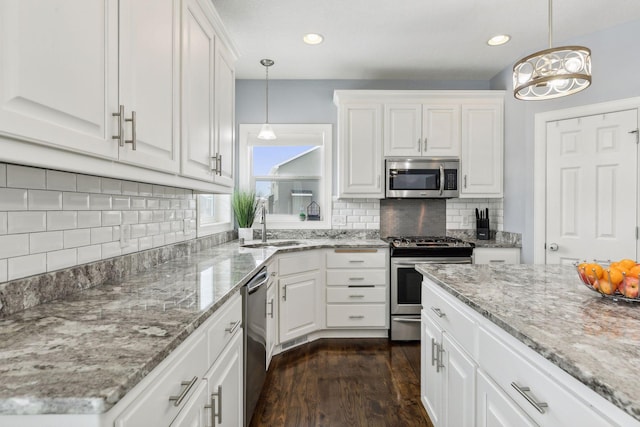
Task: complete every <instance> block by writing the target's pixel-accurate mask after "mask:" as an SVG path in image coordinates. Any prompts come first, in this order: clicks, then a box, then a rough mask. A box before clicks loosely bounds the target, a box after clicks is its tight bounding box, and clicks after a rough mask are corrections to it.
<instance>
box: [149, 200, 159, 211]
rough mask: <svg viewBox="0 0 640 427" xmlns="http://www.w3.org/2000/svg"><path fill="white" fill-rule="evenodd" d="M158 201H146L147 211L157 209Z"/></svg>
mask: <svg viewBox="0 0 640 427" xmlns="http://www.w3.org/2000/svg"><path fill="white" fill-rule="evenodd" d="M159 207H160V201H159V200H158V199H147V209H158V208H159Z"/></svg>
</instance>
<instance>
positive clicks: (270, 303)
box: [268, 298, 273, 319]
mask: <svg viewBox="0 0 640 427" xmlns="http://www.w3.org/2000/svg"><path fill="white" fill-rule="evenodd" d="M268 304H269V305H270V306H271V312H270V313H269V317H271V318H272V319H273V298H271V301H269V302H268Z"/></svg>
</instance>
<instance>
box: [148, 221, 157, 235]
mask: <svg viewBox="0 0 640 427" xmlns="http://www.w3.org/2000/svg"><path fill="white" fill-rule="evenodd" d="M159 233H160V224H158V223H153V224H147V236H154V235H156V234H159Z"/></svg>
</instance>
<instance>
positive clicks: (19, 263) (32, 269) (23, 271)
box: [7, 253, 47, 280]
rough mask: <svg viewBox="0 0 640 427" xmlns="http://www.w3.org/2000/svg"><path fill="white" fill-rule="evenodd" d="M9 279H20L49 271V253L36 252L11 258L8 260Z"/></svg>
mask: <svg viewBox="0 0 640 427" xmlns="http://www.w3.org/2000/svg"><path fill="white" fill-rule="evenodd" d="M7 261H8V262H7V273H8V274H7V279H8V280H13V279H19V278H21V277H27V276H33V275H34V274H41V273H45V272H46V271H47V254H44V253H42V254H35V255H27V256H20V257H16V258H9V259H8V260H7Z"/></svg>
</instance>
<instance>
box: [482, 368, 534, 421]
mask: <svg viewBox="0 0 640 427" xmlns="http://www.w3.org/2000/svg"><path fill="white" fill-rule="evenodd" d="M477 375H478V381H477V383H478V388H477V422H476V425H477V427H535V426H537V424H536V423H535V422H533V420H531V419H530V418H529V417H528V416H527V415H526V414H525V413H524V412H523V411H522V409H520V407H518V406H517V405H516V404H515V403H514V402H513V401H512V400H511V398H510V397H509V396H507V395H506V394H504V392H503V391H502V390H500V388H498V386H496V385H495V384H494V383H493V382H492V381H491V380H490V379H489V378H488V377H486V376H485V375H484V374H483V373H482V371H478V372H477Z"/></svg>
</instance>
